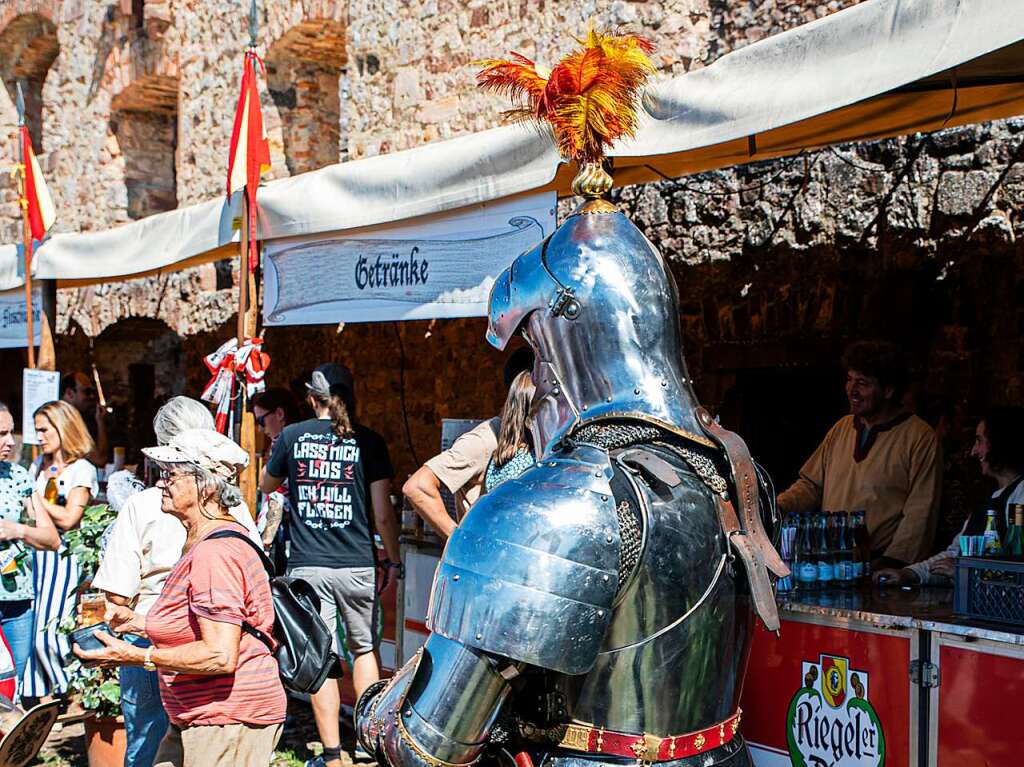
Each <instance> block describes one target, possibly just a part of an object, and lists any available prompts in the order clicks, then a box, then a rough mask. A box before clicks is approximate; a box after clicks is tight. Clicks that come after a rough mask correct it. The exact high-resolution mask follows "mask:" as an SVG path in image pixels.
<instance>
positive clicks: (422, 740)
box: [356, 634, 515, 767]
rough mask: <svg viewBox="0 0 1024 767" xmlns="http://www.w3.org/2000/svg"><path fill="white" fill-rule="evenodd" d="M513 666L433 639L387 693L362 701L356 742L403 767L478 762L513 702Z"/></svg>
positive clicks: (370, 694) (380, 691) (371, 693)
mask: <svg viewBox="0 0 1024 767" xmlns="http://www.w3.org/2000/svg"><path fill="white" fill-rule="evenodd" d="M503 671H504V672H505V674H506V676H512V675H514V674H515V667H514V665H513V664H511V663H509V662H507V661H506V662H504V663H503V662H502V661H500V660H499V659H496V658H491V657H488V656H487V655H485V654H484V653H481V652H480V651H479V650H474V649H473V648H470V647H466V646H464V645H461V644H459V643H458V642H455V641H453V640H450V639H445V638H444V637H441V636H438V635H437V634H434V635H432V636H431V637H430V639H428V640H427V643H426V645H425V646H424V647H423V649H422V650H421V651H420V652H419V653H417V654H416V655H415V656H414V657H413V658H411V659H410V660H409V663H408V664H406V666H405V668H403V669H402V670H401V671H400V672H399V673H398V674H397V675H396V676H395V677H394V678H393V679H392V680H391V682H389V683H388V684H387V686H386V687H384V688H383V689H381V688H378V690H377V691H375V690H373V689H372V688H371V689H370V690H367V692H366V694H364V695H363V698H362V699H361V700H360V701H359V705H358V706H357V710H356V721H357V726H358V731H359V740H360V742H361V743H362V745H363V748H365V749H366V750H367V751H368V752H369V753H372V754H376V755H377V757H378V759H381V758H383V759H384V760H385V762H386V763H387V764H391V765H396V766H397V765H403V767H445V766H446V765H464V764H471V763H473V762H474V761H476V759H477V757H478V756H479V755H480V752H481V751H482V750H483V748H484V746H485V745H486V744H487V738H488V736H489V735H490V731H491V726H492V725H493V724H494V720H495V718H496V717H497V715H498V712H499V711H500V710H501V706H502V704H503V703H504V701H505V698H506V696H507V695H508V691H509V685H508V682H507V681H506V679H505V678H504V677H503V676H502V672H503Z"/></svg>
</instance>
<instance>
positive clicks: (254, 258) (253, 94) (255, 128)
mask: <svg viewBox="0 0 1024 767" xmlns="http://www.w3.org/2000/svg"><path fill="white" fill-rule="evenodd" d="M257 66H259V67H261V68H262V66H263V62H261V61H260V58H259V56H257V55H256V53H255V51H252V50H248V51H246V52H245V69H244V71H243V72H242V92H241V93H240V94H239V96H238V107H237V108H236V110H235V125H234V128H233V129H232V131H231V155H230V156H229V157H228V186H227V189H228V197H230V196H231V195H232V194H234V193H235V192H236V191H238V190H239V189H241V188H243V187H244V188H245V196H246V199H247V200H248V203H249V205H248V208H249V210H248V221H246V226H248V227H249V268H250V269H255V268H256V266H257V264H258V263H259V251H258V250H257V247H256V226H255V224H256V188H257V187H258V186H259V183H260V176H262V175H263V173H264V171H267V170H270V145H269V144H268V143H267V131H266V128H265V127H264V126H263V113H262V111H261V110H260V94H259V90H258V89H257V87H256V70H257Z"/></svg>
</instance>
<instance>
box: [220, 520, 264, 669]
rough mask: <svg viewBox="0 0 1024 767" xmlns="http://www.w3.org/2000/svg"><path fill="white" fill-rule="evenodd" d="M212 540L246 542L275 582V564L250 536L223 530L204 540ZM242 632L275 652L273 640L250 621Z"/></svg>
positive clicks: (245, 624) (244, 623)
mask: <svg viewBox="0 0 1024 767" xmlns="http://www.w3.org/2000/svg"><path fill="white" fill-rule="evenodd" d="M211 538H237V539H238V540H240V541H245V542H246V543H248V544H249V545H250V546H251V547H252V549H253V551H255V552H256V553H257V554H258V555H259V557H260V561H261V562H262V563H263V568H264V569H265V570H266V571H267V577H268V578H270V580H274V563H273V562H271V561H270V558H269V557H268V556H267V555H266V554H264V553H263V550H262V549H260V547H259V546H257V545H256V544H255V543H254V542H253V540H252V538H250V537H249V536H248V535H242V534H241V533H240V532H238V531H236V530H221V531H220V532H217V533H212V534H210V535H208V536H206V538H204V539H203V540H210V539H211ZM242 631H244V632H245V633H246V634H249V635H250V636H254V637H256V638H257V639H258V640H260V641H261V642H263V644H265V645H266V646H267V649H268V650H270V652H271V653H273V652H274V642H273V640H272V639H271V638H270V637H268V636H267V635H266V634H264V633H263V632H262V631H260V630H259V629H258V628H256V627H255V626H253V625H252V624H251V623H249V622H248V621H242Z"/></svg>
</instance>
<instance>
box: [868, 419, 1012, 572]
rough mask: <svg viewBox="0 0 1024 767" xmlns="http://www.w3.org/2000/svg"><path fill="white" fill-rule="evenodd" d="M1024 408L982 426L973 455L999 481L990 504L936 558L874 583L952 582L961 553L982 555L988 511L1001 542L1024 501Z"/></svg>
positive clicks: (986, 422) (983, 507) (973, 448)
mask: <svg viewBox="0 0 1024 767" xmlns="http://www.w3.org/2000/svg"><path fill="white" fill-rule="evenodd" d="M1022 435H1024V408H1019V407H997V408H993V409H992V410H990V411H989V413H988V414H987V415H986V416H985V417H984V418H983V419H982V420H981V421H980V422H979V423H978V426H977V428H976V429H975V431H974V447H972V448H971V455H972V456H973V457H975V458H977V459H978V463H979V464H980V467H981V473H982V474H983V475H985V476H986V477H989V478H991V479H993V480H995V483H996V490H995V492H994V493H992V497H991V498H990V499H989V501H988V503H987V504H985V505H984V506H981V507H979V508H977V509H975V510H974V512H973V513H972V514H971V515H970V516H969V517H968V518H967V521H966V522H964V526H963V528H961V530H960V533H959V534H958V535H957V536H956V537H954V538H953V541H952V543H950V544H949V546H948V547H947V548H946V549H944V550H943V551H940V552H939V553H938V554H936V555H935V556H933V557H929V558H928V559H925V560H923V561H921V562H917V563H915V564H912V565H908V566H907V567H904V568H903V569H902V570H892V569H886V570H879V571H878V572H877V573H875V575H874V579H875V582H876V583H878V584H879V585H884V586H914V585H918V584H921V585H933V584H948V583H949V582H950V581H951V580H952V578H953V570H954V568H955V564H956V557H957V555H968V554H970V555H974V556H980V555H981V554H982V552H981V550H980V545H981V540H982V537H983V536H984V534H985V526H986V524H987V522H988V515H989V512H993V517H994V521H995V524H996V529H997V531H998V532H999V537H1000V538H1001V539H1003V538H1005V537H1006V530H1007V529H1008V528H1009V526H1010V525H1012V524H1013V519H1012V518H1010V516H1009V509H1010V506H1011V505H1012V504H1018V503H1024V440H1022V439H1021V436H1022Z"/></svg>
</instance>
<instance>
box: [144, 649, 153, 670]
mask: <svg viewBox="0 0 1024 767" xmlns="http://www.w3.org/2000/svg"><path fill="white" fill-rule="evenodd" d="M142 667H143V668H144V669H146V671H156V664H155V663H153V645H150V646H149V647H147V648H146V657H145V658H143V659H142Z"/></svg>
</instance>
